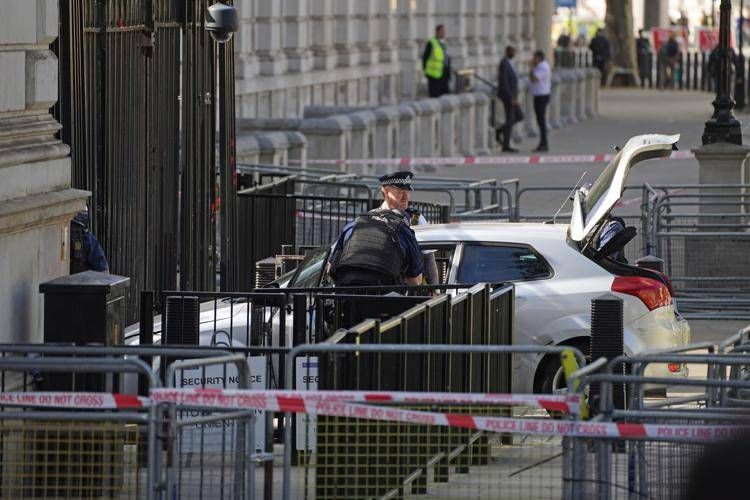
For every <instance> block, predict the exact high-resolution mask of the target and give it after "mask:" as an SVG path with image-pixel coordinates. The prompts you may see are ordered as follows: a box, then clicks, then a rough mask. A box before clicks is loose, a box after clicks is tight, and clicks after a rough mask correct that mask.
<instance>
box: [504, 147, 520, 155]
mask: <svg viewBox="0 0 750 500" xmlns="http://www.w3.org/2000/svg"><path fill="white" fill-rule="evenodd" d="M503 153H518V150H517V149H514V148H511V147H510V146H508V147H507V148H506V147H505V146H503Z"/></svg>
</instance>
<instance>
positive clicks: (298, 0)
mask: <svg viewBox="0 0 750 500" xmlns="http://www.w3.org/2000/svg"><path fill="white" fill-rule="evenodd" d="M308 1H309V0H287V1H286V2H284V3H283V4H282V5H283V11H282V12H283V15H284V30H283V34H284V54H285V56H286V60H287V68H288V71H289V72H290V73H306V72H308V71H310V69H311V68H312V64H313V59H312V53H311V52H310V50H309V46H310V40H309V39H308V35H309V26H308V16H309V4H308ZM313 1H314V0H313Z"/></svg>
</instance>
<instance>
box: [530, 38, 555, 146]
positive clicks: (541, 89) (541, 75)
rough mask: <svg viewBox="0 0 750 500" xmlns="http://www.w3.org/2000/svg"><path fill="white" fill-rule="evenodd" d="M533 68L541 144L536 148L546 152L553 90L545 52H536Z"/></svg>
mask: <svg viewBox="0 0 750 500" xmlns="http://www.w3.org/2000/svg"><path fill="white" fill-rule="evenodd" d="M531 64H532V67H533V69H532V70H531V75H530V78H531V94H532V95H533V96H534V113H535V114H536V123H537V125H538V126H539V146H537V148H536V149H535V150H534V151H536V152H544V151H548V150H549V144H548V143H547V105H548V104H549V96H550V93H551V92H552V71H551V70H550V67H549V64H548V63H547V61H545V60H544V52H542V51H541V50H537V51H536V52H534V59H533V60H532V63H531Z"/></svg>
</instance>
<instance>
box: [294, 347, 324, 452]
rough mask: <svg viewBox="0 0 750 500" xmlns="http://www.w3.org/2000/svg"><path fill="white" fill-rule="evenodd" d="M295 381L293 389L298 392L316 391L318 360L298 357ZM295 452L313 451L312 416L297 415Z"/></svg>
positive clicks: (314, 423)
mask: <svg viewBox="0 0 750 500" xmlns="http://www.w3.org/2000/svg"><path fill="white" fill-rule="evenodd" d="M295 361H296V367H297V370H296V372H295V373H296V379H295V385H294V388H295V389H297V390H298V391H317V390H318V358H317V357H298V358H297V359H296V360H295ZM295 418H296V423H297V433H296V437H297V450H314V449H315V440H316V436H317V432H316V430H317V428H316V422H317V419H316V418H315V416H314V415H307V414H301V413H297V414H296V415H295Z"/></svg>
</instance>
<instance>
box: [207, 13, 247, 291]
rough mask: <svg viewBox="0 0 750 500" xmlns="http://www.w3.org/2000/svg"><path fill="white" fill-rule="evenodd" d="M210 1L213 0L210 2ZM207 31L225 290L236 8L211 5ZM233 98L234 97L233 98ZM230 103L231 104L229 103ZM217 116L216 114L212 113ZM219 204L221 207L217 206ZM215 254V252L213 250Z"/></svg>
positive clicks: (228, 245) (236, 26)
mask: <svg viewBox="0 0 750 500" xmlns="http://www.w3.org/2000/svg"><path fill="white" fill-rule="evenodd" d="M209 1H210V0H209ZM205 21H206V24H205V26H206V31H208V32H209V33H210V34H211V38H213V39H214V41H215V42H216V52H217V72H218V77H217V79H216V88H217V90H216V94H217V95H216V98H215V99H214V100H213V102H214V104H215V105H218V107H219V116H218V125H217V129H218V132H219V179H220V183H219V186H220V188H219V192H217V193H216V195H215V197H216V199H215V200H214V206H215V207H218V210H219V224H220V225H221V231H220V234H221V236H220V238H221V241H220V243H219V248H220V249H221V268H220V276H221V280H222V283H221V288H222V289H226V287H227V285H228V281H229V280H230V279H231V278H230V277H229V275H228V273H227V262H228V260H229V259H230V258H234V257H235V256H233V255H231V252H230V248H231V243H232V240H231V234H232V231H231V229H232V228H231V225H232V224H233V223H234V221H233V220H231V219H230V213H229V211H230V209H231V207H232V204H231V203H230V197H231V193H230V192H229V191H230V189H233V188H232V183H231V182H229V176H228V175H229V174H228V165H227V164H228V158H229V151H230V150H229V137H228V133H227V132H228V131H227V97H228V96H227V95H226V89H227V84H226V83H227V82H226V54H225V52H226V50H227V49H226V47H225V44H226V42H228V41H229V40H231V39H232V35H234V33H235V32H236V31H237V29H238V28H239V20H238V17H237V10H236V9H235V8H234V6H233V5H227V4H224V3H222V2H221V1H220V2H217V3H215V4H213V5H211V6H210V7H209V8H208V11H207V12H206V19H205ZM231 98H232V99H233V98H234V97H233V96H232V97H231ZM229 102H230V103H231V102H232V101H229ZM213 116H214V117H216V113H215V111H214V114H213ZM217 201H220V202H221V204H219V203H216V202H217ZM214 255H215V251H214Z"/></svg>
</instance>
